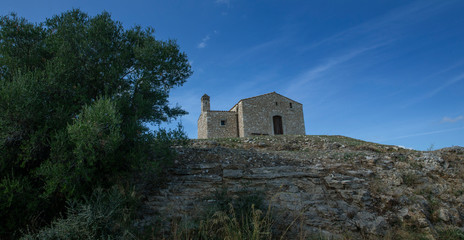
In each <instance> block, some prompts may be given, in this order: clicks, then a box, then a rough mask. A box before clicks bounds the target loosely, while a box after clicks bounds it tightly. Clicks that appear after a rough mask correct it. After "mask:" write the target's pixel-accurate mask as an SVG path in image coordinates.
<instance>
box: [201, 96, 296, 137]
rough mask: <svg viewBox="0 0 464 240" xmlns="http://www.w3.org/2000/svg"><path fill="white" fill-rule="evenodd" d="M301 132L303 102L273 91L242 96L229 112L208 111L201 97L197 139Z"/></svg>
mask: <svg viewBox="0 0 464 240" xmlns="http://www.w3.org/2000/svg"><path fill="white" fill-rule="evenodd" d="M304 134H305V124H304V118H303V104H301V103H298V102H296V101H294V100H292V99H290V98H287V97H284V96H282V95H280V94H278V93H276V92H272V93H267V94H263V95H259V96H256V97H251V98H246V99H242V100H240V101H239V102H238V103H237V104H235V105H234V106H233V107H232V108H231V109H230V110H229V111H212V110H210V97H209V96H208V95H206V94H205V95H203V96H202V97H201V114H200V117H199V118H198V138H199V139H205V138H227V137H248V136H253V135H304Z"/></svg>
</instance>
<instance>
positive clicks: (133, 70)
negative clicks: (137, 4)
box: [0, 9, 192, 238]
mask: <svg viewBox="0 0 464 240" xmlns="http://www.w3.org/2000/svg"><path fill="white" fill-rule="evenodd" d="M191 74H192V71H191V68H190V65H189V63H188V59H187V56H186V55H185V54H184V53H183V52H181V51H180V50H179V46H178V45H177V44H176V42H175V41H172V40H168V41H160V40H157V39H155V37H154V30H153V29H151V28H146V29H142V28H141V27H140V26H135V27H133V28H131V29H127V30H126V29H124V28H123V26H122V24H121V23H120V22H118V21H114V20H113V19H111V16H110V14H109V13H106V12H103V13H101V14H99V15H97V16H94V17H90V16H88V15H87V14H85V13H83V12H82V11H80V10H77V9H74V10H71V11H68V12H65V13H63V14H61V15H57V16H53V17H52V18H49V19H47V20H46V21H44V22H43V23H38V24H32V23H30V22H28V21H27V20H25V19H24V18H20V17H18V16H16V15H15V14H11V15H8V16H2V17H0V219H1V220H0V238H1V237H2V236H5V237H11V236H13V235H12V234H13V233H14V231H15V230H17V229H19V228H21V227H24V226H26V225H28V226H29V227H34V225H38V226H40V225H43V224H44V223H47V222H49V221H50V219H52V218H53V217H55V216H56V215H57V214H58V213H59V212H60V211H61V210H62V209H64V206H65V204H64V203H65V201H66V200H69V199H76V198H79V197H80V196H82V195H89V194H90V193H91V192H92V189H93V188H94V187H95V186H102V187H108V186H110V185H111V184H114V183H115V182H117V181H118V179H119V178H121V176H124V174H125V173H127V172H128V171H129V170H131V169H134V168H136V167H137V166H140V165H141V164H143V163H145V162H148V161H152V162H156V161H157V159H153V158H154V156H156V154H153V151H154V150H153V149H154V147H153V145H154V144H156V143H157V140H156V134H154V133H153V132H150V130H149V128H148V127H147V125H148V124H151V123H160V122H163V121H168V120H170V119H172V118H175V117H177V116H180V115H182V114H185V113H186V112H185V111H184V110H182V109H181V108H180V107H178V106H176V107H171V106H170V105H169V102H168V96H169V92H170V90H171V89H172V88H173V87H177V86H181V85H182V84H183V83H184V82H185V81H186V79H187V78H188V77H189V76H190V75H191ZM155 165H156V164H155ZM38 196H39V197H38ZM54 209H57V210H54Z"/></svg>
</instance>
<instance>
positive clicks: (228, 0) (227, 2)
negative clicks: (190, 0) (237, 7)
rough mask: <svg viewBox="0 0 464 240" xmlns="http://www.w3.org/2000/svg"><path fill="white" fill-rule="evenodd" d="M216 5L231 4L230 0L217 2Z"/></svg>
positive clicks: (218, 0)
mask: <svg viewBox="0 0 464 240" xmlns="http://www.w3.org/2000/svg"><path fill="white" fill-rule="evenodd" d="M216 3H220V4H227V5H229V4H230V0H216Z"/></svg>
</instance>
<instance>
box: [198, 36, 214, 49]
mask: <svg viewBox="0 0 464 240" xmlns="http://www.w3.org/2000/svg"><path fill="white" fill-rule="evenodd" d="M210 39H211V37H210V35H209V34H208V35H206V37H204V38H203V39H202V40H201V42H200V43H199V44H198V46H197V47H198V48H205V47H206V43H207V42H208V41H209V40H210Z"/></svg>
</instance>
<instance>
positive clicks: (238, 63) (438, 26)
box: [0, 0, 464, 150]
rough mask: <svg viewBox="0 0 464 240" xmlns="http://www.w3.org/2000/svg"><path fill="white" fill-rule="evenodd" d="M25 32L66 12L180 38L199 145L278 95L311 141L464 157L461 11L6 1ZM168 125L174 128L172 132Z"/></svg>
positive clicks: (350, 4) (218, 0) (236, 0)
mask: <svg viewBox="0 0 464 240" xmlns="http://www.w3.org/2000/svg"><path fill="white" fill-rule="evenodd" d="M1 6H2V7H1V8H0V14H2V15H4V14H7V13H9V12H12V11H13V12H16V13H18V15H20V16H22V17H25V18H27V19H29V20H30V21H32V22H41V21H43V20H45V18H46V17H51V16H52V15H54V14H59V13H61V12H63V11H66V10H70V9H72V8H80V9H82V10H83V11H85V12H87V13H89V14H90V15H96V14H98V13H100V12H101V11H103V10H106V11H108V12H110V13H111V14H112V16H113V18H114V19H116V20H119V21H121V22H122V23H123V24H124V26H125V27H128V28H129V27H132V26H134V25H135V24H139V25H141V26H144V27H147V26H151V27H154V28H155V31H156V33H155V36H156V37H157V38H158V39H161V40H167V39H176V40H177V42H178V44H179V45H180V47H181V49H182V50H183V51H185V52H186V53H187V55H188V57H189V60H190V62H191V65H192V68H193V70H194V74H193V76H192V77H191V78H189V79H188V82H187V83H186V84H185V85H184V86H183V87H181V88H178V89H175V90H173V91H172V93H171V99H170V100H171V102H172V103H173V104H176V103H177V104H179V105H181V106H182V107H183V108H184V109H186V110H187V111H188V112H189V115H187V116H184V117H182V118H181V122H182V124H183V125H184V127H185V130H186V131H187V133H188V135H189V137H190V138H196V137H197V119H198V116H199V114H200V97H201V96H202V95H203V94H204V93H207V94H208V95H210V96H211V108H212V109H213V110H229V109H230V107H232V106H233V105H234V104H235V103H236V102H238V101H239V100H240V99H242V98H247V97H252V96H256V95H259V94H264V93H268V92H272V91H276V92H278V93H280V94H282V95H285V96H287V97H289V98H291V99H294V100H296V101H298V102H301V103H303V109H304V115H305V124H306V133H307V134H311V135H313V134H328V135H344V136H348V137H353V138H358V139H362V140H366V141H373V142H377V143H383V144H392V145H400V146H405V147H408V148H414V149H418V150H425V149H428V148H430V147H431V146H432V145H433V147H434V149H437V148H442V147H447V146H453V145H460V146H464V14H463V12H464V1H460V0H456V1H453V0H446V1H444V0H438V1H429V0H418V1H406V0H401V1H395V0H378V1H371V0H364V1H345V0H319V1H318V0H314V1H297V0H275V1H274V0H267V1H264V0H257V1H250V0H197V1H192V0H190V1H188V0H184V1H181V0H169V1H167V0H165V1H141V0H132V1H127V0H126V1H119V0H113V1H87V0H79V1H78V0H74V1H64V0H61V1H37V0H35V1H32V0H31V1H21V0H2V3H1ZM173 124H174V123H173Z"/></svg>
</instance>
